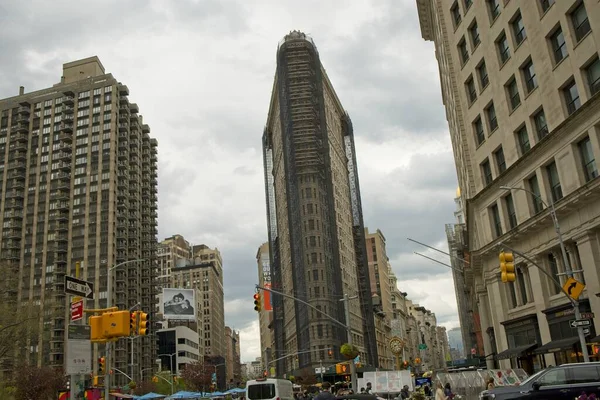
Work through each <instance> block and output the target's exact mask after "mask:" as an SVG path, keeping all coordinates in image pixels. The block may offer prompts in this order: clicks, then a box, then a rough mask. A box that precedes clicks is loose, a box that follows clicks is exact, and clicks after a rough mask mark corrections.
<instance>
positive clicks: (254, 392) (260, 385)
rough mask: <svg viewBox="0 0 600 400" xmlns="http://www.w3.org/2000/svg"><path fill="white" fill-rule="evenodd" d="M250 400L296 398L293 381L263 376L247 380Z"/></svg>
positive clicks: (247, 393) (291, 399)
mask: <svg viewBox="0 0 600 400" xmlns="http://www.w3.org/2000/svg"><path fill="white" fill-rule="evenodd" d="M246 398H247V399H248V400H294V388H293V385H292V382H290V381H288V380H287V379H271V378H261V379H254V380H251V381H248V382H246Z"/></svg>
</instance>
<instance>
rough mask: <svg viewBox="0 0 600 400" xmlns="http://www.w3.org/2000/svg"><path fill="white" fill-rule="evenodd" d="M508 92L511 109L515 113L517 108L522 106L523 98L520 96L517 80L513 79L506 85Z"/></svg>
mask: <svg viewBox="0 0 600 400" xmlns="http://www.w3.org/2000/svg"><path fill="white" fill-rule="evenodd" d="M506 91H507V93H508V98H509V100H510V109H511V110H513V111H514V109H515V108H517V107H519V105H521V96H519V88H518V87H517V80H516V79H515V77H514V76H513V78H512V79H511V80H510V82H508V83H507V84H506Z"/></svg>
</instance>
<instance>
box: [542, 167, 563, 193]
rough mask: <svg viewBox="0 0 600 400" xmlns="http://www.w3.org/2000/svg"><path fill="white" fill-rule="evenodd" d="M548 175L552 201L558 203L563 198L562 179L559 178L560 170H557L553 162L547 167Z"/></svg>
mask: <svg viewBox="0 0 600 400" xmlns="http://www.w3.org/2000/svg"><path fill="white" fill-rule="evenodd" d="M546 174H548V183H549V184H550V192H551V193H552V201H553V202H554V203H556V202H557V201H559V200H560V199H562V197H563V192H562V188H561V186H560V178H559V177H558V169H557V168H556V162H554V161H553V162H552V163H550V164H549V165H548V166H547V167H546Z"/></svg>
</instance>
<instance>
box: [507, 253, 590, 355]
mask: <svg viewBox="0 0 600 400" xmlns="http://www.w3.org/2000/svg"><path fill="white" fill-rule="evenodd" d="M498 247H502V248H505V249H508V250H510V251H512V252H513V253H515V254H516V255H518V256H520V257H522V258H523V259H525V260H526V261H528V262H529V263H531V265H533V266H534V267H536V268H537V269H538V270H539V271H541V272H542V273H543V274H544V275H546V276H547V277H548V278H549V279H550V280H551V281H552V282H553V283H554V284H555V285H556V286H558V287H559V288H560V291H561V292H562V293H564V295H565V296H567V299H569V301H570V302H571V305H572V306H573V311H574V313H575V319H576V320H580V319H581V311H580V310H579V301H577V300H575V299H573V298H572V297H571V296H569V293H567V292H566V291H565V289H564V288H563V287H562V285H561V284H560V282H559V281H558V280H557V279H556V278H555V277H553V276H552V275H551V274H550V273H549V272H548V271H546V270H545V269H544V268H542V267H541V266H540V265H538V264H537V263H536V262H535V261H533V260H532V259H531V258H529V257H527V256H526V255H525V254H523V253H521V252H519V251H517V250H515V249H512V248H510V247H508V246H507V245H506V244H504V243H499V244H498ZM577 333H578V336H579V342H580V344H581V354H582V355H583V362H590V355H589V353H588V349H587V343H586V341H585V333H584V332H583V327H581V326H580V327H578V328H577Z"/></svg>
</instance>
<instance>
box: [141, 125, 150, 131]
mask: <svg viewBox="0 0 600 400" xmlns="http://www.w3.org/2000/svg"><path fill="white" fill-rule="evenodd" d="M142 133H150V127H149V126H148V125H147V124H144V125H142Z"/></svg>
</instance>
